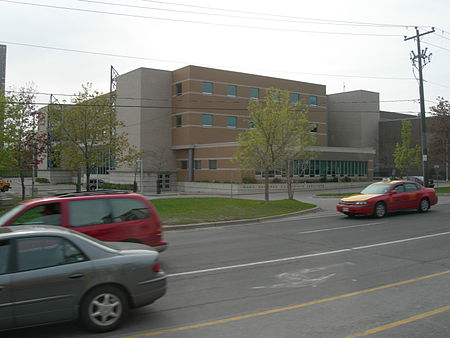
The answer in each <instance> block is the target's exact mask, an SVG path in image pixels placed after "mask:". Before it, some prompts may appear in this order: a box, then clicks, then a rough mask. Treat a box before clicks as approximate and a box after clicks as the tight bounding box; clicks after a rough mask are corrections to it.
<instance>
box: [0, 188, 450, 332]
mask: <svg viewBox="0 0 450 338" xmlns="http://www.w3.org/2000/svg"><path fill="white" fill-rule="evenodd" d="M321 203H323V204H324V209H325V211H323V212H319V213H316V214H308V215H304V216H301V217H296V218H291V219H285V220H279V221H267V222H262V223H253V224H252V223H249V224H247V225H236V226H226V227H215V228H207V229H195V230H187V231H172V232H166V234H165V236H166V239H167V240H168V241H169V243H170V247H169V249H168V250H167V251H166V252H164V253H162V255H161V262H162V265H163V268H164V269H165V270H166V272H167V273H168V274H169V290H168V293H167V295H165V296H164V297H163V298H162V299H160V300H158V301H157V302H155V303H154V304H152V305H150V306H147V307H145V308H142V309H137V310H134V311H132V313H131V315H130V317H129V318H128V320H127V321H126V322H125V324H124V325H123V326H122V327H121V328H120V329H119V330H117V331H115V332H113V333H108V334H97V335H90V334H87V333H86V332H84V331H82V330H81V329H79V328H78V327H77V326H76V325H75V324H64V325H55V326H49V327H42V328H33V329H29V330H20V331H15V332H8V333H7V335H6V336H5V337H8V338H10V337H11V338H16V337H21V338H22V337H33V338H40V337H46V338H51V337H58V338H60V337H130V338H131V337H132V338H137V337H147V336H158V337H171V338H172V337H174V338H176V337H183V338H184V337H196V338H201V337H208V338H209V337H215V338H216V337H267V338H273V337H347V336H358V335H363V334H368V333H370V334H371V335H372V336H374V337H448V336H449V332H450V321H449V320H448V317H449V315H450V297H449V295H450V245H449V244H450V221H449V219H450V197H449V196H442V197H440V203H439V204H438V205H437V206H434V207H433V208H432V209H431V210H430V212H428V213H425V214H418V213H416V212H412V211H411V212H402V213H399V214H394V215H389V216H388V217H385V218H383V219H375V218H354V219H349V218H346V217H344V216H341V215H338V214H337V213H335V212H334V211H333V210H332V209H331V208H328V207H327V206H328V205H329V206H332V205H334V204H335V200H332V199H331V200H326V201H322V202H321ZM325 204H326V205H325ZM369 330H370V331H369ZM1 337H4V334H3V335H1Z"/></svg>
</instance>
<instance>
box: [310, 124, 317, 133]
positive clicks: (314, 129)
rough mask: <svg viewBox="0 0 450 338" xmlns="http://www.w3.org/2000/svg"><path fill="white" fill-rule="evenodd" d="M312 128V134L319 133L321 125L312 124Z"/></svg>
mask: <svg viewBox="0 0 450 338" xmlns="http://www.w3.org/2000/svg"><path fill="white" fill-rule="evenodd" d="M310 127H311V130H310V131H311V133H317V132H318V131H319V125H318V124H317V123H311V124H310Z"/></svg>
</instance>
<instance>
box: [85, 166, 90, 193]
mask: <svg viewBox="0 0 450 338" xmlns="http://www.w3.org/2000/svg"><path fill="white" fill-rule="evenodd" d="M89 169H90V168H89V166H88V165H87V166H86V191H90V190H91V187H90V184H89V182H90V180H91V172H90V170H89Z"/></svg>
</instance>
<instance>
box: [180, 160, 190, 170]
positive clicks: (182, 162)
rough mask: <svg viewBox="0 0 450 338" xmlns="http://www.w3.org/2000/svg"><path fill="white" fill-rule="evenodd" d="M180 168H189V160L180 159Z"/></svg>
mask: <svg viewBox="0 0 450 338" xmlns="http://www.w3.org/2000/svg"><path fill="white" fill-rule="evenodd" d="M180 168H181V169H183V170H186V169H187V168H188V161H186V160H184V161H180Z"/></svg>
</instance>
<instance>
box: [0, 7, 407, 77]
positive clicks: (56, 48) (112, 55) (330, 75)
mask: <svg viewBox="0 0 450 338" xmlns="http://www.w3.org/2000/svg"><path fill="white" fill-rule="evenodd" d="M0 1H2V0H0ZM0 42H1V43H5V44H10V45H17V46H23V47H32V48H41V49H51V50H58V51H63V52H73V53H82V54H92V55H100V56H110V57H118V58H127V59H136V60H146V61H155V62H167V63H177V64H183V65H186V64H188V62H186V61H176V60H167V59H154V58H147V57H141V56H132V55H123V54H113V53H106V52H95V51H87V50H81V49H73V48H62V47H53V46H43V45H36V44H30V43H20V42H12V41H5V40H0ZM206 66H208V65H206ZM209 66H210V67H214V66H213V65H209ZM235 68H236V69H241V68H242V69H247V70H249V69H250V70H254V71H270V72H277V73H289V74H299V75H315V76H328V77H346V78H361V79H375V80H413V78H410V77H392V76H369V75H348V74H327V73H311V72H297V71H282V70H275V69H260V68H253V69H252V68H247V67H235Z"/></svg>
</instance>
